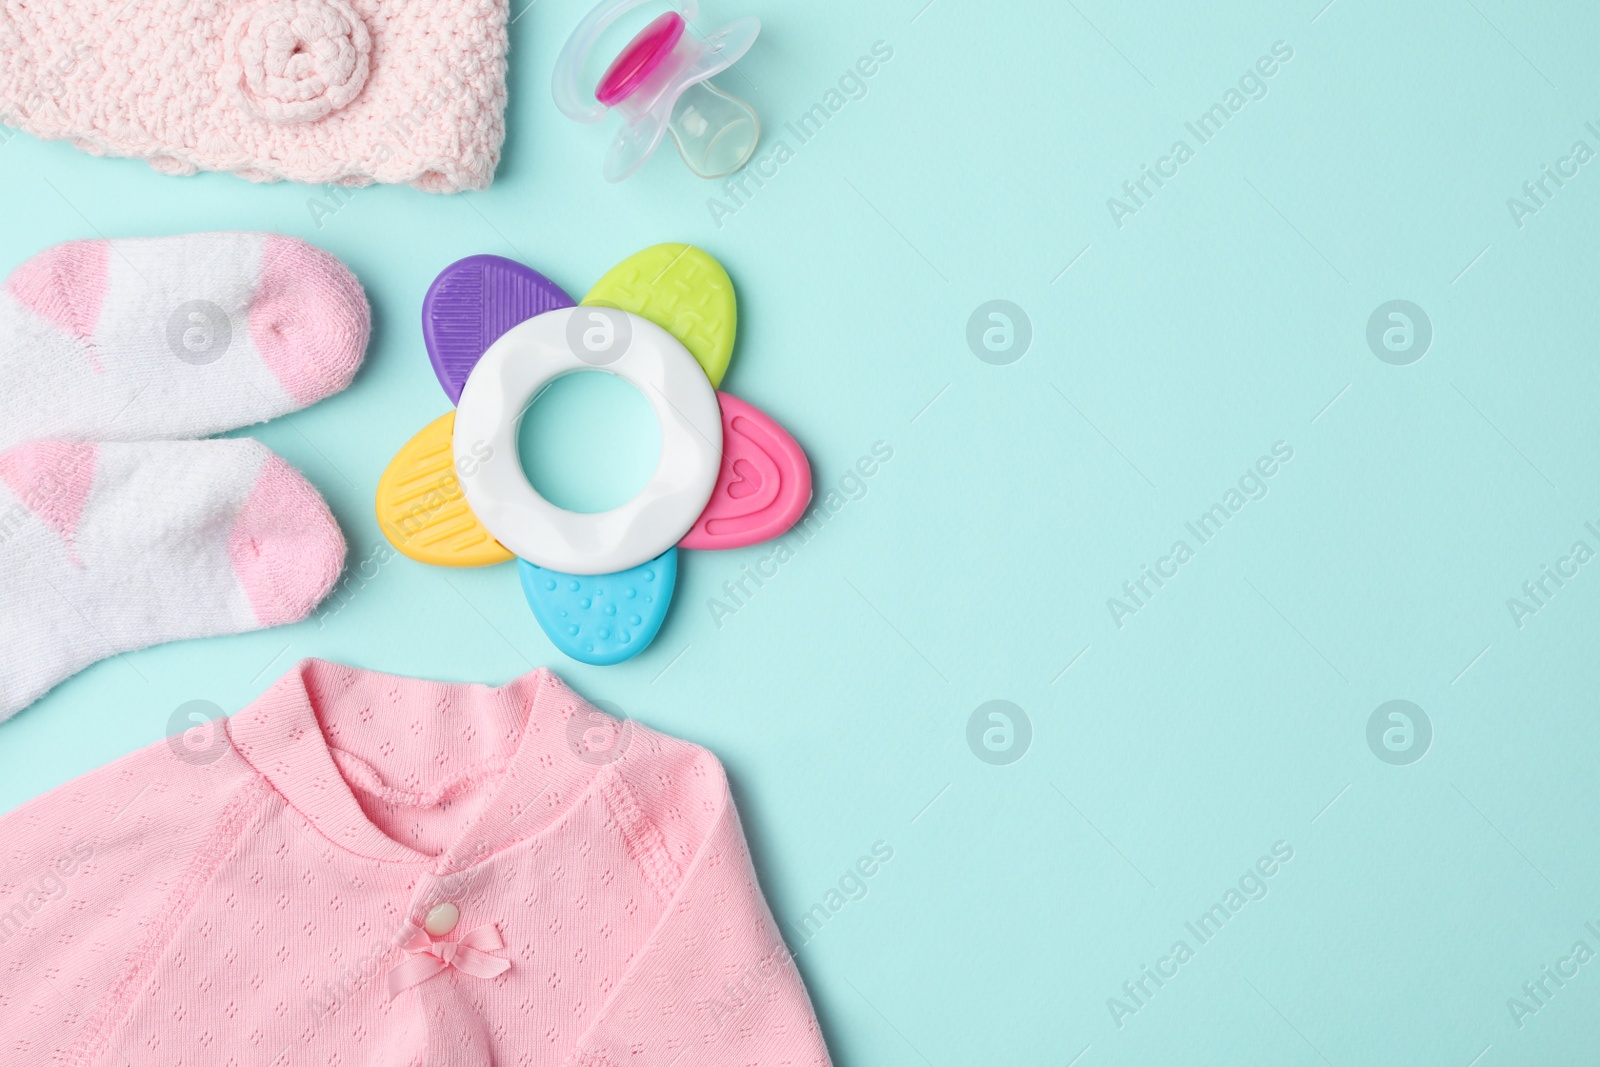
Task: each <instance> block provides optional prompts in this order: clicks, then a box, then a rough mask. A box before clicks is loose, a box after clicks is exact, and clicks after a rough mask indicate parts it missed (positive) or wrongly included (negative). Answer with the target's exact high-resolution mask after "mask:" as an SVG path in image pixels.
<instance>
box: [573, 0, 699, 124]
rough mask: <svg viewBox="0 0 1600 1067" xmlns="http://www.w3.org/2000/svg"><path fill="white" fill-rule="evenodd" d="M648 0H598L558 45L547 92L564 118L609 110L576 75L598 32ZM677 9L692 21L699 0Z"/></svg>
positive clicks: (595, 117)
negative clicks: (582, 84)
mask: <svg viewBox="0 0 1600 1067" xmlns="http://www.w3.org/2000/svg"><path fill="white" fill-rule="evenodd" d="M649 2H650V0H600V3H598V4H596V5H595V6H594V8H593V9H592V10H591V11H590V12H589V13H588V14H587V15H585V16H584V17H583V21H582V22H580V23H578V27H577V29H575V30H573V31H572V35H571V36H570V37H568V38H567V43H566V44H564V45H562V46H561V54H560V55H559V56H557V57H556V69H555V72H554V73H553V74H551V75H550V92H551V94H552V95H554V96H555V98H556V107H558V108H560V109H561V113H562V114H563V115H565V116H567V118H569V119H572V120H574V121H576V122H587V123H590V124H591V125H592V124H594V123H597V122H600V121H602V120H603V119H604V118H605V117H606V112H607V111H609V110H610V108H607V107H606V106H605V105H604V104H602V103H600V102H599V101H598V100H596V99H595V98H594V92H593V91H592V90H591V91H589V92H587V93H586V92H585V91H584V90H583V89H582V88H581V87H580V86H579V84H578V78H579V77H580V76H581V74H582V72H583V64H584V62H585V61H586V60H587V59H588V58H589V53H590V52H592V51H594V46H595V44H596V43H597V42H598V41H599V40H600V35H601V34H602V33H604V32H605V31H606V29H607V28H609V27H610V25H611V24H612V23H613V22H615V21H617V19H619V18H621V17H622V16H623V15H625V14H627V13H628V12H629V11H632V10H633V9H634V8H636V7H638V6H640V5H641V4H646V3H649ZM678 13H679V14H680V15H682V16H683V19H684V21H685V22H692V21H694V18H695V16H696V15H698V14H699V13H700V5H699V0H682V2H681V6H680V7H679V8H678Z"/></svg>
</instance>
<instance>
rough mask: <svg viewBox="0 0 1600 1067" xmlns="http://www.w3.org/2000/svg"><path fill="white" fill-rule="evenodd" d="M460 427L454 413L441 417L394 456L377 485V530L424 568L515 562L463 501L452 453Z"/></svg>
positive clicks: (481, 565) (424, 428) (484, 565)
mask: <svg viewBox="0 0 1600 1067" xmlns="http://www.w3.org/2000/svg"><path fill="white" fill-rule="evenodd" d="M455 427H456V413H455V412H453V411H452V412H450V413H449V414H446V415H441V416H440V417H439V418H437V419H434V420H433V421H432V422H430V423H428V425H426V426H424V427H423V428H422V432H421V433H419V434H417V436H415V437H413V438H412V439H411V440H409V441H407V442H406V444H405V447H404V448H402V449H400V451H399V452H396V453H395V456H394V459H392V460H390V461H389V467H388V469H387V470H385V471H384V472H383V477H381V478H379V479H378V527H379V528H380V529H381V530H383V536H385V537H387V538H388V539H389V543H390V544H392V545H394V547H395V548H397V549H399V550H400V552H401V553H402V554H403V555H407V556H410V557H411V558H412V559H414V560H416V561H418V562H419V563H432V564H434V565H435V566H438V567H487V566H488V565H489V564H491V563H504V562H506V561H507V560H509V559H514V558H515V557H514V556H512V554H511V553H510V552H508V551H506V548H505V546H503V545H501V544H500V542H499V541H496V540H495V539H494V538H493V537H492V536H490V534H489V531H488V530H486V529H484V528H483V523H481V522H479V521H478V517H477V516H476V515H474V514H473V513H472V509H471V508H469V507H468V506H467V500H466V497H465V496H464V495H462V492H461V483H460V482H459V481H458V480H457V479H456V471H455V453H454V450H453V448H452V447H451V437H452V436H453V435H454V433H455Z"/></svg>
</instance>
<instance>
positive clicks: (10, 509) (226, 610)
mask: <svg viewBox="0 0 1600 1067" xmlns="http://www.w3.org/2000/svg"><path fill="white" fill-rule="evenodd" d="M344 555H345V545H344V538H343V537H342V536H341V535H340V533H339V527H338V524H337V523H335V522H334V519H333V516H332V515H331V514H329V512H328V508H327V505H326V504H324V503H323V502H322V498H321V497H320V496H318V495H317V491H316V490H315V489H313V488H312V487H311V486H310V485H309V484H308V483H307V482H306V480H305V479H304V478H303V477H301V476H300V474H299V473H298V472H297V471H295V470H294V468H292V467H290V466H289V465H288V464H287V463H285V462H284V461H283V460H281V459H279V458H278V457H277V456H275V455H273V454H272V452H271V451H269V450H268V449H267V447H266V446H265V445H262V444H261V443H260V442H257V441H252V440H247V439H241V440H222V441H159V442H148V443H133V444H127V443H110V444H98V445H97V444H85V443H80V442H67V441H60V440H48V441H34V442H30V443H28V444H25V445H21V446H19V447H16V448H13V449H11V450H9V451H7V452H4V453H0V720H4V719H6V718H8V717H10V716H11V715H12V714H14V713H16V712H17V711H18V710H20V709H21V708H23V707H26V706H27V705H28V704H30V703H31V702H32V701H33V700H35V699H36V698H37V697H39V696H40V695H42V694H43V693H44V692H46V691H47V690H48V689H50V688H51V687H52V686H54V685H55V684H56V683H57V682H60V681H61V680H63V679H65V678H67V677H68V676H69V675H72V674H74V673H76V672H78V671H80V670H82V669H83V668H84V667H87V666H88V665H89V664H91V663H94V662H95V661H97V660H100V659H104V658H105V657H107V656H111V655H116V654H118V653H121V652H128V651H132V650H134V649H139V648H144V647H146V646H148V645H154V644H158V643H160V642H163V641H175V640H179V639H182V638H188V637H203V636H212V635H220V634H230V633H240V632H243V631H246V630H254V629H259V628H264V627H267V626H277V625H279V624H282V623H287V622H294V621H297V620H299V619H303V618H305V617H306V616H307V615H309V614H310V612H311V609H312V608H314V607H315V606H316V605H317V603H318V602H319V601H321V600H322V598H323V597H324V596H326V595H327V593H328V591H329V590H330V589H331V588H332V587H333V583H334V582H335V581H336V580H337V579H338V576H339V571H340V569H341V568H342V567H343V565H344Z"/></svg>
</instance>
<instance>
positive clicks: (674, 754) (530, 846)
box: [0, 660, 828, 1067]
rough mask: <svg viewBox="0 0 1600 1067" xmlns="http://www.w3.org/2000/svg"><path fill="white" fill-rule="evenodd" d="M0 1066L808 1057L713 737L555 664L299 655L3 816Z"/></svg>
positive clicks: (802, 1012) (534, 1066)
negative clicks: (201, 717) (473, 673)
mask: <svg viewBox="0 0 1600 1067" xmlns="http://www.w3.org/2000/svg"><path fill="white" fill-rule="evenodd" d="M445 903H449V904H453V905H455V909H456V911H458V912H459V922H457V923H456V924H455V926H454V928H453V929H452V930H449V931H446V932H444V933H443V934H442V935H439V936H438V937H436V938H432V939H430V937H429V936H428V934H429V933H431V931H427V932H424V933H419V928H422V927H426V925H427V921H428V916H430V915H431V914H434V913H435V909H437V908H439V906H440V905H442V904H445ZM472 946H476V947H472ZM428 956H431V957H432V958H431V959H430V958H427V957H428ZM0 1063H4V1064H5V1065H6V1067H46V1065H48V1067H88V1065H93V1067H112V1065H117V1067H193V1065H200V1064H204V1065H206V1067H262V1065H268V1064H272V1065H291V1064H292V1065H295V1067H578V1065H581V1067H668V1065H670V1064H681V1065H685V1067H687V1065H689V1064H694V1065H695V1067H782V1065H792V1067H827V1064H828V1057H827V1052H826V1050H825V1048H824V1046H823V1043H822V1040H821V1037H820V1035H819V1032H818V1029H817V1024H816V1019H815V1017H814V1015H813V1013H812V1009H811V1004H810V1001H809V999H808V998H807V996H806V992H805V989H804V987H803V985H802V984H801V981H800V977H799V973H798V971H797V969H796V967H795V964H794V961H793V960H792V959H791V958H790V956H789V953H788V952H787V950H786V949H785V948H784V942H783V940H782V938H781V936H780V934H779V932H778V929H777V926H776V924H775V923H774V921H773V919H772V915H771V913H770V911H769V910H768V909H767V906H766V903H765V901H764V899H763V897H762V895H761V891H760V889H759V887H758V886H757V884H756V879H755V873H754V870H753V868H752V866H751V862H750V855H749V852H748V849H747V848H746V845H745V838H744V833H743V831H742V830H741V828H740V825H739V818H738V815H737V813H736V812H735V810H734V808H733V805H732V802H731V800H730V798H729V793H728V786H727V780H726V778H725V776H724V774H723V771H722V768H721V766H720V765H719V764H718V763H717V761H716V759H715V758H714V757H713V756H711V754H710V753H708V752H706V751H705V750H704V749H701V748H698V747H696V746H694V745H691V744H687V743H685V742H682V741H677V740H674V739H672V738H669V737H666V736H663V735H661V734H658V733H655V732H654V731H651V730H649V729H646V728H643V727H640V726H638V725H637V724H634V723H631V722H621V723H619V722H618V721H617V720H615V719H611V718H610V717H608V716H606V715H604V714H603V713H601V712H599V711H597V710H596V709H594V708H593V707H591V706H590V705H588V704H586V703H585V702H584V701H582V700H581V699H580V698H578V697H577V696H575V695H574V694H573V693H572V692H571V691H570V690H569V689H567V688H566V687H565V686H564V685H562V683H561V682H560V681H559V680H558V679H557V678H556V677H555V676H554V675H552V674H550V673H549V672H548V671H543V670H541V671H536V672H534V673H533V674H530V675H527V676H525V677H524V678H521V679H519V680H517V681H515V682H513V683H511V684H510V685H507V686H504V687H501V688H495V689H491V688H489V687H486V686H474V685H454V684H444V683H434V682H422V681H414V680H410V679H404V678H396V677H392V676H388V675H382V674H374V673H371V672H367V671H359V670H354V669H351V668H347V667H341V666H337V665H334V664H330V663H324V662H320V661H315V660H311V661H306V662H305V663H302V664H300V665H299V666H297V667H296V668H295V669H294V670H292V671H291V672H290V673H289V674H288V675H287V676H285V677H284V678H283V679H280V680H279V681H278V682H277V683H275V684H274V685H273V686H272V687H271V688H270V689H269V690H268V691H267V692H266V693H264V694H263V695H262V696H261V697H260V698H259V699H257V700H256V701H255V702H254V703H253V704H251V705H250V706H249V707H247V708H245V709H244V710H242V711H240V712H239V713H238V714H236V715H235V716H233V718H232V719H231V720H227V721H226V723H225V725H223V724H221V723H218V724H213V725H212V726H210V727H206V726H197V727H196V728H195V729H193V730H191V731H189V732H188V733H187V734H185V735H182V736H180V737H175V738H172V739H169V740H165V741H162V742H159V743H157V744H155V745H152V746H151V747H149V748H147V749H144V750H143V751H140V752H137V753H134V754H133V755H130V756H128V757H126V758H124V759H122V760H119V761H117V762H115V763H112V764H110V765H108V766H106V767H104V768H101V769H100V770H97V771H94V772H92V773H90V774H88V775H86V776H84V777H83V778H80V779H78V780H76V781H74V782H71V783H68V784H67V785H64V786H62V787H60V788H59V789H57V790H55V791H53V792H51V793H48V794H46V795H45V796H43V797H40V798H38V799H37V800H34V801H32V802H30V803H28V804H26V805H24V806H23V807H21V808H19V809H17V810H16V811H13V812H11V813H9V814H7V815H5V816H4V817H0Z"/></svg>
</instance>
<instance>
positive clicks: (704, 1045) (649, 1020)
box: [567, 735, 829, 1067]
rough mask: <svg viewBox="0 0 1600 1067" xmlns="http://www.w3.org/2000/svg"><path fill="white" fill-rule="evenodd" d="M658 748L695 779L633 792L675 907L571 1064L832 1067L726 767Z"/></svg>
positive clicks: (673, 778) (672, 779) (672, 777)
mask: <svg viewBox="0 0 1600 1067" xmlns="http://www.w3.org/2000/svg"><path fill="white" fill-rule="evenodd" d="M658 736H659V735H658ZM661 740H662V741H666V743H667V744H668V745H670V746H673V747H676V746H681V750H680V751H681V752H682V751H687V752H692V753H693V754H694V755H693V756H692V757H689V760H690V765H691V769H690V770H689V771H688V772H687V773H681V774H678V773H668V774H663V773H660V772H659V771H656V772H654V773H652V774H651V775H649V776H648V777H650V778H652V779H655V780H654V781H643V782H639V784H638V785H637V786H636V787H634V788H631V789H630V793H631V795H632V796H634V797H636V798H637V802H638V805H639V807H640V808H641V809H642V812H641V813H642V816H643V823H644V824H646V825H648V826H649V827H651V830H652V832H654V831H655V830H656V829H659V830H660V831H661V832H662V833H663V840H664V841H665V843H666V846H667V847H666V850H665V851H666V853H667V855H666V856H665V857H663V862H662V863H661V864H660V866H661V867H663V868H665V870H664V871H663V873H662V875H661V878H662V882H663V888H664V889H666V890H669V891H668V892H666V893H664V894H663V895H665V896H666V898H667V903H666V908H665V911H664V912H663V913H662V916H661V918H660V920H659V921H658V923H657V925H656V927H655V929H654V930H653V931H652V933H651V934H650V937H649V939H648V940H647V942H646V943H645V944H644V946H643V947H642V948H641V949H640V950H639V951H638V952H637V954H635V955H634V956H633V958H632V960H631V962H630V963H629V965H628V966H627V969H626V972H625V973H624V975H623V978H622V980H621V982H619V983H618V985H617V986H616V988H615V989H614V990H613V991H612V994H611V996H610V997H609V998H608V999H607V1000H606V1002H605V1004H604V1006H603V1007H602V1008H601V1011H600V1015H599V1018H598V1019H597V1020H596V1022H595V1023H594V1024H593V1025H592V1026H591V1027H590V1029H589V1031H588V1032H587V1033H586V1034H585V1035H584V1037H583V1038H582V1039H581V1040H580V1041H579V1043H578V1048H577V1049H576V1050H575V1051H574V1052H573V1053H572V1054H571V1055H570V1056H569V1057H568V1060H567V1062H568V1064H569V1065H570V1067H634V1065H638V1067H672V1065H674V1064H677V1065H679V1067H828V1063H829V1061H828V1052H827V1048H826V1047H825V1046H824V1044H823V1041H822V1035H821V1032H820V1030H819V1029H818V1027H817V1020H816V1016H815V1014H814V1013H813V1011H812V1008H811V1000H810V998H809V997H808V996H807V995H806V990H805V986H804V985H803V983H802V982H801V979H800V972H799V970H798V968H796V966H795V963H794V960H793V959H792V958H791V956H790V954H789V950H788V948H787V946H786V945H785V943H784V940H783V938H782V936H781V935H780V934H779V932H778V928H777V924H776V923H775V922H774V921H773V918H772V912H771V911H770V910H769V909H768V907H767V902H766V900H765V898H764V897H763V896H762V895H761V889H760V887H759V886H758V885H757V884H756V874H755V869H754V867H753V866H752V865H751V862H750V851H749V849H748V847H747V846H746V844H745V837H744V830H743V829H742V828H741V826H740V824H739V815H738V812H737V811H735V810H734V806H733V799H732V796H731V795H730V794H729V791H728V782H727V778H726V776H725V775H724V773H723V770H722V767H721V766H720V765H719V764H718V763H717V761H716V760H715V759H714V758H713V757H711V756H710V754H709V753H707V752H705V751H704V750H703V749H698V748H695V747H694V746H689V745H684V744H683V743H682V742H675V741H667V739H664V738H663V739H661ZM682 762H683V761H682V760H680V766H681V765H682ZM643 777H646V776H644V775H636V776H635V780H636V781H637V780H638V778H643ZM663 783H665V784H664V785H663ZM622 821H623V822H624V823H626V822H627V820H626V819H623V820H622Z"/></svg>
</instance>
